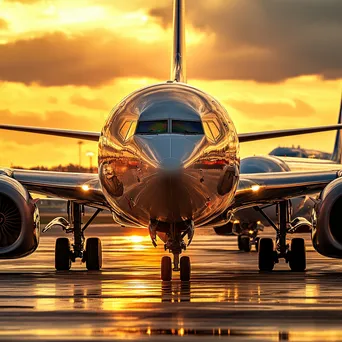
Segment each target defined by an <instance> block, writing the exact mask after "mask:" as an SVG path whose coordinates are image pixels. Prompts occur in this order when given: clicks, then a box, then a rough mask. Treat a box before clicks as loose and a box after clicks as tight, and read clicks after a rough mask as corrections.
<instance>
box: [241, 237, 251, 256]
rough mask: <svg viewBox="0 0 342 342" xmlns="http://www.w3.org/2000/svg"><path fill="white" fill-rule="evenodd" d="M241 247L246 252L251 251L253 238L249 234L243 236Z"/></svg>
mask: <svg viewBox="0 0 342 342" xmlns="http://www.w3.org/2000/svg"><path fill="white" fill-rule="evenodd" d="M241 247H242V250H243V251H244V252H250V251H251V240H250V238H249V237H248V236H241Z"/></svg>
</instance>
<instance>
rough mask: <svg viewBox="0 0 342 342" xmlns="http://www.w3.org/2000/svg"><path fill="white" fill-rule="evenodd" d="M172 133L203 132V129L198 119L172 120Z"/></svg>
mask: <svg viewBox="0 0 342 342" xmlns="http://www.w3.org/2000/svg"><path fill="white" fill-rule="evenodd" d="M172 133H177V134H204V131H203V126H202V123H201V122H200V121H182V120H172Z"/></svg>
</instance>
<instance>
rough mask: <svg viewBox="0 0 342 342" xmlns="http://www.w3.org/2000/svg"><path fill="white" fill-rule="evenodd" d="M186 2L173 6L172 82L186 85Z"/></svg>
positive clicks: (179, 0)
mask: <svg viewBox="0 0 342 342" xmlns="http://www.w3.org/2000/svg"><path fill="white" fill-rule="evenodd" d="M185 49H186V47H185V0H174V4H173V50H172V57H171V58H172V60H171V78H170V79H171V80H172V81H174V82H183V83H186V51H185Z"/></svg>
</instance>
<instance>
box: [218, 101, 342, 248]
mask: <svg viewBox="0 0 342 342" xmlns="http://www.w3.org/2000/svg"><path fill="white" fill-rule="evenodd" d="M337 123H338V124H341V123H342V97H341V101H340V108H339V114H338V121H337ZM341 150H342V141H341V139H340V133H339V131H337V133H336V137H335V143H334V149H333V152H332V154H329V153H324V152H321V151H315V150H305V149H301V148H294V147H293V148H284V147H278V148H276V149H274V150H272V151H271V152H270V153H269V155H266V156H249V157H246V158H243V159H241V161H240V173H241V174H244V173H246V174H251V173H261V172H288V171H313V170H316V171H318V170H321V171H322V170H331V169H333V168H340V169H341V168H342V160H341V154H340V153H339V151H341ZM309 156H314V157H315V158H309ZM316 156H317V157H316ZM319 157H321V158H319ZM322 157H327V158H325V159H323V158H322ZM289 203H290V204H291V213H292V218H293V219H294V220H296V221H294V222H296V229H295V230H294V231H293V232H295V233H304V232H305V233H306V232H311V229H312V225H311V222H309V220H310V221H311V215H312V210H313V208H314V204H315V201H314V200H313V199H312V196H301V197H296V198H292V199H291V200H290V202H289ZM277 213H278V210H277V205H271V206H268V207H267V208H265V209H264V211H263V214H266V216H267V217H265V216H263V215H262V214H261V213H260V212H257V211H255V210H254V209H253V208H246V209H242V210H238V211H237V212H236V213H235V214H234V215H233V216H232V217H231V220H230V221H229V222H228V223H227V224H225V225H223V226H215V227H214V231H215V233H216V234H217V235H237V246H238V249H239V250H240V251H244V252H250V250H251V247H252V246H255V249H256V250H257V251H258V243H259V240H260V237H259V233H260V232H262V231H263V230H264V227H265V226H272V224H270V220H271V221H276V220H277V219H278V215H277Z"/></svg>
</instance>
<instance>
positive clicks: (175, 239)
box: [152, 221, 194, 281]
mask: <svg viewBox="0 0 342 342" xmlns="http://www.w3.org/2000/svg"><path fill="white" fill-rule="evenodd" d="M186 235H187V236H188V244H187V245H186V244H185V242H184V237H185V236H186ZM167 236H168V240H167V241H166V243H165V245H164V249H165V251H167V250H168V251H169V252H170V253H172V254H173V268H172V261H171V258H170V257H169V256H164V257H163V258H162V260H161V279H162V280H163V281H170V280H171V279H172V271H174V272H178V271H179V272H180V280H181V281H189V280H190V275H191V263H190V258H189V257H188V256H182V257H181V258H179V256H180V255H181V254H182V251H183V250H186V247H187V246H189V245H190V243H191V241H192V238H193V236H194V225H193V222H192V221H189V222H188V223H187V228H186V229H185V231H183V232H182V231H180V230H179V229H177V228H176V225H175V224H171V225H170V230H169V232H168V233H167ZM152 241H154V240H152Z"/></svg>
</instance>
